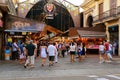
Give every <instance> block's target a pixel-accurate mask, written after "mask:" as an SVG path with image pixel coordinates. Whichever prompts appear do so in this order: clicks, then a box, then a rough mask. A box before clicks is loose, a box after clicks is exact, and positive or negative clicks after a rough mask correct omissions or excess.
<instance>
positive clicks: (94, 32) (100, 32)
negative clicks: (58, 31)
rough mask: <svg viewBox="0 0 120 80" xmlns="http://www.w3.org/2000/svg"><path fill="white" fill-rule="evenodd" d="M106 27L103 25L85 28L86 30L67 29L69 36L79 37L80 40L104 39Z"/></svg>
mask: <svg viewBox="0 0 120 80" xmlns="http://www.w3.org/2000/svg"><path fill="white" fill-rule="evenodd" d="M105 31H106V27H105V26H104V24H101V25H99V26H98V25H97V26H96V27H86V28H80V27H79V28H78V27H76V28H71V29H69V36H70V37H74V36H79V37H82V38H105V37H106V33H105Z"/></svg>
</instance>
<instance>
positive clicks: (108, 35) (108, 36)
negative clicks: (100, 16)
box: [105, 22, 110, 41]
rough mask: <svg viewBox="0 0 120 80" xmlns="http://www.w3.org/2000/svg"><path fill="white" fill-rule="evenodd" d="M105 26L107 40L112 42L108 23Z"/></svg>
mask: <svg viewBox="0 0 120 80" xmlns="http://www.w3.org/2000/svg"><path fill="white" fill-rule="evenodd" d="M105 26H106V35H107V38H106V39H107V40H108V41H110V34H109V31H108V23H107V22H105Z"/></svg>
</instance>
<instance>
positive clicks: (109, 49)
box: [11, 39, 116, 68]
mask: <svg viewBox="0 0 120 80" xmlns="http://www.w3.org/2000/svg"><path fill="white" fill-rule="evenodd" d="M115 46H116V44H115V43H114V44H113V45H112V44H111V43H110V42H108V41H105V42H100V45H99V60H100V61H99V63H103V62H111V61H112V60H113V58H112V56H113V55H114V48H115ZM11 47H12V56H11V59H12V60H19V61H20V64H23V63H24V67H25V68H27V67H32V68H34V67H35V59H39V58H40V60H41V66H42V67H44V66H45V65H46V60H47V59H48V60H49V63H48V64H49V66H53V65H54V64H55V63H58V61H59V60H58V58H65V57H66V55H69V57H70V62H71V63H73V62H75V61H76V60H77V61H79V62H80V61H82V60H84V58H85V56H86V51H87V49H86V45H85V43H82V42H75V41H71V42H67V43H66V42H52V41H37V40H31V39H30V40H28V41H27V42H17V40H14V42H13V43H12V45H11ZM37 57H39V58H37Z"/></svg>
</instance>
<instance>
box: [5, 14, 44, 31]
mask: <svg viewBox="0 0 120 80" xmlns="http://www.w3.org/2000/svg"><path fill="white" fill-rule="evenodd" d="M44 26H45V23H43V22H36V21H33V20H28V19H25V18H20V17H17V16H13V15H8V17H7V22H6V29H5V31H6V32H39V31H43V30H44Z"/></svg>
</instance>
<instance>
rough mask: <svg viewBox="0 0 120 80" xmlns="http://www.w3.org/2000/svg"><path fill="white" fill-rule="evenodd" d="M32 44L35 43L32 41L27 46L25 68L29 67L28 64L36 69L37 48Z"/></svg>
mask: <svg viewBox="0 0 120 80" xmlns="http://www.w3.org/2000/svg"><path fill="white" fill-rule="evenodd" d="M32 42H33V41H32V40H30V41H29V43H28V45H27V46H26V54H27V60H26V63H25V65H24V67H25V68H26V67H27V66H28V64H29V65H30V67H35V66H34V62H35V57H34V52H35V48H36V47H35V46H34V44H33V43H32Z"/></svg>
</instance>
